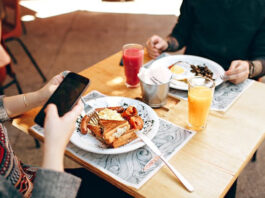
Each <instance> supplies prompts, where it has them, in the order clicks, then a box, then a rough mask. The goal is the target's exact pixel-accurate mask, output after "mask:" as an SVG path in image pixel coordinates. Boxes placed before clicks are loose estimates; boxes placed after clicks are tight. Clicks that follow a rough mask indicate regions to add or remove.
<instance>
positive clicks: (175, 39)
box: [166, 0, 195, 52]
mask: <svg viewBox="0 0 265 198" xmlns="http://www.w3.org/2000/svg"><path fill="white" fill-rule="evenodd" d="M194 17H195V16H194V13H193V11H192V5H191V4H190V2H189V0H183V2H182V4H181V7H180V15H179V18H178V22H177V24H176V25H175V27H174V28H173V30H172V32H171V34H170V35H169V36H168V37H167V39H166V40H167V43H168V48H167V49H166V51H170V52H173V51H177V50H179V49H181V48H182V47H184V46H185V45H187V43H188V41H189V38H190V35H191V34H192V28H193V23H194Z"/></svg>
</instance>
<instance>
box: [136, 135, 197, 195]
mask: <svg viewBox="0 0 265 198" xmlns="http://www.w3.org/2000/svg"><path fill="white" fill-rule="evenodd" d="M136 134H137V136H138V137H139V138H140V139H141V140H142V141H143V142H144V143H145V144H146V145H147V146H148V147H149V148H150V149H151V151H152V152H154V153H155V154H156V155H157V156H159V158H160V159H161V160H162V161H163V162H164V163H165V164H166V165H167V167H168V168H169V169H170V170H171V172H172V173H173V174H174V175H175V176H176V177H177V178H178V179H179V181H180V182H181V183H182V184H183V186H184V187H185V188H186V189H187V190H188V191H190V192H192V191H194V188H193V186H192V185H191V184H190V183H189V182H188V180H186V179H185V178H184V177H183V176H182V175H181V174H180V173H179V172H178V171H177V170H176V169H175V168H174V167H173V166H172V165H171V164H170V163H169V162H167V160H166V159H165V158H164V157H163V156H162V153H161V152H160V150H159V149H158V148H157V146H156V145H155V144H154V143H153V142H152V141H151V140H150V139H149V138H148V137H146V136H145V135H144V134H142V133H141V132H139V131H137V132H136Z"/></svg>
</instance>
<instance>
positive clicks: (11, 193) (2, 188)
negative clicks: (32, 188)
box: [0, 176, 22, 198]
mask: <svg viewBox="0 0 265 198" xmlns="http://www.w3.org/2000/svg"><path fill="white" fill-rule="evenodd" d="M0 197H12V198H13V197H14V198H18V197H19V198H22V195H21V194H20V193H19V192H18V190H17V189H16V188H15V187H14V186H13V185H12V184H10V183H9V182H8V181H7V180H6V179H5V178H4V177H3V176H0Z"/></svg>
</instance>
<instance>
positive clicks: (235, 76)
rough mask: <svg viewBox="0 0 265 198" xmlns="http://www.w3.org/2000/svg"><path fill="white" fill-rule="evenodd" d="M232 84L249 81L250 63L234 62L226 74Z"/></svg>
mask: <svg viewBox="0 0 265 198" xmlns="http://www.w3.org/2000/svg"><path fill="white" fill-rule="evenodd" d="M225 74H226V75H227V77H228V79H229V81H230V82H232V83H234V84H239V83H241V82H243V81H244V80H246V79H248V75H249V63H248V61H243V60H235V61H232V63H231V65H230V67H229V69H228V70H227V71H226V72H225Z"/></svg>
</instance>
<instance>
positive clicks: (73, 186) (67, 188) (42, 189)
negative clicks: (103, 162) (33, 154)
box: [32, 169, 81, 198]
mask: <svg viewBox="0 0 265 198" xmlns="http://www.w3.org/2000/svg"><path fill="white" fill-rule="evenodd" d="M80 183H81V179H80V178H78V177H76V176H73V175H71V174H68V173H63V172H56V171H52V170H46V169H39V170H38V171H37V175H36V178H35V180H34V187H33V191H32V198H35V197H38V198H41V197H43V198H44V197H50V198H52V197H54V198H55V197H56V198H60V197H62V198H64V197H67V198H71V197H76V195H77V191H78V189H79V186H80Z"/></svg>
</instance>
